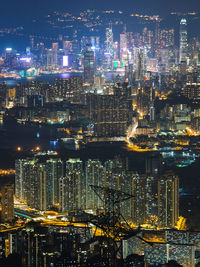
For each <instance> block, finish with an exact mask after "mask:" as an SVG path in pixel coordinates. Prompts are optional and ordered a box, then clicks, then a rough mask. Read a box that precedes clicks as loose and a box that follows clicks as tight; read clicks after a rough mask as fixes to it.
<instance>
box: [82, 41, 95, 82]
mask: <svg viewBox="0 0 200 267" xmlns="http://www.w3.org/2000/svg"><path fill="white" fill-rule="evenodd" d="M94 63H95V62H94V51H92V49H91V47H90V45H87V47H86V52H85V54H84V60H83V65H84V82H85V83H89V84H93V83H94V71H95V65H94Z"/></svg>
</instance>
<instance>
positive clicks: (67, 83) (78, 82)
mask: <svg viewBox="0 0 200 267" xmlns="http://www.w3.org/2000/svg"><path fill="white" fill-rule="evenodd" d="M82 86H83V78H82V76H72V77H70V78H56V79H55V86H54V88H55V95H56V97H58V98H66V99H67V100H70V101H73V100H75V101H76V100H78V99H77V98H78V96H79V97H80V93H81V91H82Z"/></svg>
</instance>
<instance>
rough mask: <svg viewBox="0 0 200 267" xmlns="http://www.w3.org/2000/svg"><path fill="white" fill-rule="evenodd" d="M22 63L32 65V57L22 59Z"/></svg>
mask: <svg viewBox="0 0 200 267" xmlns="http://www.w3.org/2000/svg"><path fill="white" fill-rule="evenodd" d="M20 60H21V61H23V62H26V63H30V62H31V58H30V57H22V58H20Z"/></svg>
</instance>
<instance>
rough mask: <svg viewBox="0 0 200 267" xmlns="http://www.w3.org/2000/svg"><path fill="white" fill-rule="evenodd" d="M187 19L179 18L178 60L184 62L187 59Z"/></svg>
mask: <svg viewBox="0 0 200 267" xmlns="http://www.w3.org/2000/svg"><path fill="white" fill-rule="evenodd" d="M187 47H188V44H187V21H186V19H181V22H180V47H179V62H180V63H181V62H186V60H187Z"/></svg>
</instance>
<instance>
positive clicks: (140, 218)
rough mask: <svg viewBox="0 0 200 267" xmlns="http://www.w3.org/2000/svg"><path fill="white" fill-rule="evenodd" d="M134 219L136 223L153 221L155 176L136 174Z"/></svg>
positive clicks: (134, 182) (134, 181) (133, 201)
mask: <svg viewBox="0 0 200 267" xmlns="http://www.w3.org/2000/svg"><path fill="white" fill-rule="evenodd" d="M133 184H134V185H133V192H134V193H133V195H134V198H133V200H132V203H133V206H132V213H133V214H132V219H133V222H134V223H135V224H138V225H140V224H146V223H150V222H151V215H152V185H153V177H152V176H149V175H138V174H135V177H134V180H133Z"/></svg>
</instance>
